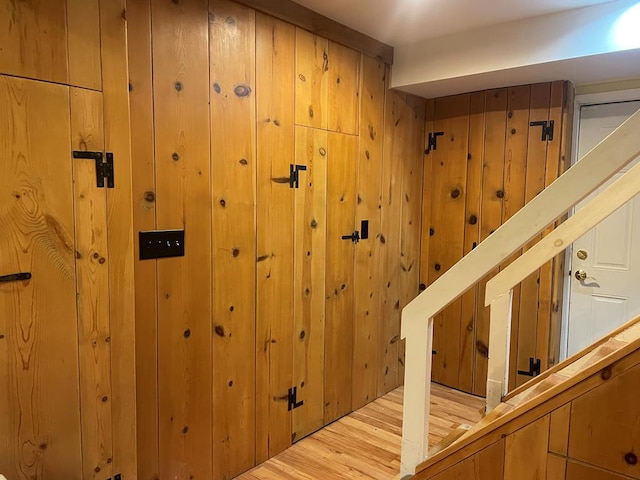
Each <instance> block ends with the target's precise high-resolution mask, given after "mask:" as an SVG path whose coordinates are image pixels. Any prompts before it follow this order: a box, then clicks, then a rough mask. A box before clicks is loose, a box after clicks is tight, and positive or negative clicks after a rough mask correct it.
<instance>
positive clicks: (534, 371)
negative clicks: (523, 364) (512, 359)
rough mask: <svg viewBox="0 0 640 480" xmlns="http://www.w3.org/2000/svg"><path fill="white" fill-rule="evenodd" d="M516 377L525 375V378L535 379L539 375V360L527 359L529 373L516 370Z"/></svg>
mask: <svg viewBox="0 0 640 480" xmlns="http://www.w3.org/2000/svg"><path fill="white" fill-rule="evenodd" d="M518 375H526V376H527V377H537V376H538V375H540V359H539V358H536V359H534V358H529V371H528V372H527V371H526V370H518Z"/></svg>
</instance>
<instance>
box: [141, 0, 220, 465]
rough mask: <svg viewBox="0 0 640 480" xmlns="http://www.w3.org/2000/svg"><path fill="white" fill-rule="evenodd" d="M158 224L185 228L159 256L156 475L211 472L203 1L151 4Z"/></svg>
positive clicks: (206, 73)
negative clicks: (180, 242)
mask: <svg viewBox="0 0 640 480" xmlns="http://www.w3.org/2000/svg"><path fill="white" fill-rule="evenodd" d="M152 14H153V16H152V32H153V65H154V76H153V82H154V121H155V131H156V136H155V147H156V164H157V167H156V168H157V173H156V178H157V222H158V228H160V229H172V228H177V229H185V242H186V248H185V256H184V257H179V258H169V259H162V260H160V261H158V295H159V304H158V350H159V351H160V352H162V354H161V355H159V356H158V389H159V434H160V440H159V441H160V448H159V451H160V455H159V458H160V469H159V470H160V477H161V478H164V477H169V478H171V477H180V478H188V477H189V476H194V477H195V478H208V477H210V476H211V472H212V463H211V452H212V437H211V435H212V434H211V427H212V424H211V419H212V409H211V398H212V366H211V348H212V347H211V344H212V322H211V320H210V319H211V278H210V269H209V265H211V200H210V194H211V193H210V192H211V175H210V172H211V170H210V157H209V155H210V152H209V133H210V132H209V107H208V103H209V87H208V78H209V71H208V60H209V45H208V32H209V27H208V21H207V19H208V2H207V1H206V0H184V1H181V2H179V3H173V2H166V1H161V0H154V1H153V2H152Z"/></svg>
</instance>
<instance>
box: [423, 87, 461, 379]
mask: <svg viewBox="0 0 640 480" xmlns="http://www.w3.org/2000/svg"><path fill="white" fill-rule="evenodd" d="M469 108H470V96H469V94H465V95H457V96H453V97H445V98H439V99H436V103H435V122H434V129H435V131H436V132H444V135H443V136H440V137H439V138H438V140H437V141H438V147H437V149H434V150H431V152H430V153H429V160H430V161H431V165H432V166H431V175H432V183H431V188H432V192H433V194H432V197H431V228H432V229H433V235H432V236H431V238H430V241H429V264H430V265H429V279H428V280H429V284H431V283H433V282H435V281H436V280H437V279H438V278H439V277H440V276H441V275H442V274H443V273H444V272H446V271H447V270H448V269H449V268H451V267H452V266H453V265H454V264H455V263H456V262H457V261H458V260H460V259H461V258H462V254H463V249H464V225H465V193H466V192H465V190H466V183H467V161H468V147H469V140H468V138H469ZM428 133H429V132H427V134H428ZM461 305H462V304H461V300H460V299H457V300H455V301H454V302H453V303H452V304H451V305H449V306H448V307H447V308H446V309H445V310H443V311H442V312H440V313H439V314H438V315H436V316H435V318H434V333H433V349H434V350H435V352H436V353H435V354H434V357H433V360H434V361H433V378H434V380H435V381H436V382H439V383H444V384H445V385H449V386H452V387H457V386H458V374H459V361H460V337H461V332H460V313H461Z"/></svg>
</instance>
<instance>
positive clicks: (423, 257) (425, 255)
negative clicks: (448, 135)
mask: <svg viewBox="0 0 640 480" xmlns="http://www.w3.org/2000/svg"><path fill="white" fill-rule="evenodd" d="M482 98H483V100H484V95H483V96H482ZM434 109H435V99H433V98H430V99H427V101H426V105H425V122H424V132H425V135H424V142H423V148H424V149H423V154H424V152H426V150H427V148H428V144H427V143H428V141H429V133H430V132H433V131H435V130H434V122H435V111H434ZM482 134H483V135H484V130H483V132H482ZM423 162H424V179H423V181H422V185H423V189H422V238H421V240H420V290H421V291H424V290H426V288H427V284H428V283H429V282H428V280H429V246H430V239H431V231H432V228H431V181H432V178H431V177H432V174H431V170H432V163H433V162H431V159H430V158H429V157H428V156H424V157H423Z"/></svg>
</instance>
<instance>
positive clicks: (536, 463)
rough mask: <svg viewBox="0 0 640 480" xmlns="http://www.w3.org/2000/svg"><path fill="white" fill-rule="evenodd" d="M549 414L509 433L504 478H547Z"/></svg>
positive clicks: (537, 479)
mask: <svg viewBox="0 0 640 480" xmlns="http://www.w3.org/2000/svg"><path fill="white" fill-rule="evenodd" d="M548 442H549V415H547V416H545V417H542V418H541V419H539V420H536V421H535V422H533V423H530V424H529V425H527V426H526V427H523V428H521V429H520V430H518V431H516V432H514V433H512V434H511V435H509V436H508V437H507V439H506V442H505V453H504V478H505V479H507V478H514V479H515V478H517V479H518V480H545V479H546V476H547V446H548Z"/></svg>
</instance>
